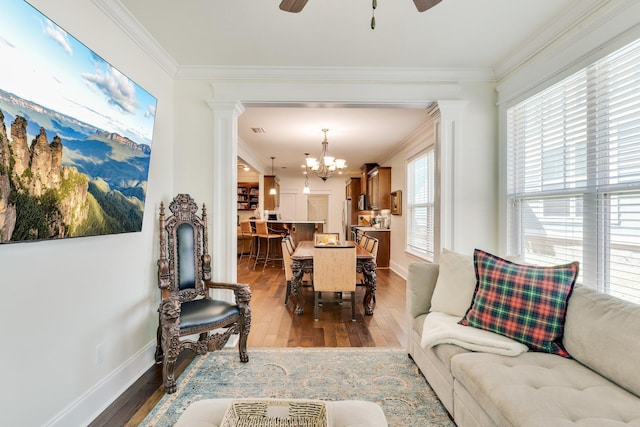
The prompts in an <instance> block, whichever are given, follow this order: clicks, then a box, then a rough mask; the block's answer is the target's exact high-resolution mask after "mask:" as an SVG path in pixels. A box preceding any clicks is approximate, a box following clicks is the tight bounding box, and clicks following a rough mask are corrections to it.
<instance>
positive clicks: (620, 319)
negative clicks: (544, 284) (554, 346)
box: [563, 287, 640, 396]
mask: <svg viewBox="0 0 640 427" xmlns="http://www.w3.org/2000/svg"><path fill="white" fill-rule="evenodd" d="M563 343H564V346H565V348H566V349H567V351H568V352H569V354H570V355H571V356H572V357H574V358H576V359H578V360H579V361H580V362H581V363H583V364H585V365H587V366H588V367H590V368H591V369H593V370H595V371H597V372H599V373H600V374H601V375H604V376H605V377H607V378H609V379H610V380H612V381H614V382H616V383H617V384H619V385H620V386H622V387H624V388H626V389H627V390H630V391H632V392H633V393H635V394H637V395H638V396H640V306H638V305H636V304H632V303H630V302H627V301H623V300H621V299H618V298H615V297H612V296H610V295H605V294H602V293H599V292H596V291H594V290H591V289H588V288H584V287H580V288H575V289H574V291H573V295H572V296H571V298H570V299H569V306H568V307H567V317H566V321H565V336H564V338H563Z"/></svg>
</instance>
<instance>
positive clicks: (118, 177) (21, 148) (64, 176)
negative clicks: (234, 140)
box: [0, 89, 151, 243]
mask: <svg viewBox="0 0 640 427" xmlns="http://www.w3.org/2000/svg"><path fill="white" fill-rule="evenodd" d="M150 155H151V148H150V147H149V145H146V144H138V143H136V142H134V141H132V140H131V139H129V138H127V137H124V136H121V135H118V134H117V133H114V132H110V131H108V130H105V129H99V128H97V127H95V126H93V125H90V124H87V123H85V122H82V121H80V120H77V119H75V118H73V117H69V116H67V115H64V114H61V113H59V112H56V111H53V110H51V109H47V108H45V107H43V106H41V105H38V104H36V103H34V102H30V101H27V100H25V99H22V98H20V97H18V96H15V95H13V94H11V93H8V92H5V91H3V90H1V89H0V243H2V242H9V241H14V242H15V241H26V240H43V239H52V238H65V237H80V236H93V235H100V234H110V233H126V232H134V231H140V230H141V228H142V218H143V211H144V201H145V195H146V186H147V179H148V172H149V160H150Z"/></svg>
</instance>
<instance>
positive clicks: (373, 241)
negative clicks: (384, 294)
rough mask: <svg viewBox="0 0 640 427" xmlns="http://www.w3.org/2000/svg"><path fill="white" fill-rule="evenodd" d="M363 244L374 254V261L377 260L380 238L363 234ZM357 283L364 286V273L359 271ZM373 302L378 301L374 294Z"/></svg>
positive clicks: (365, 248) (364, 247)
mask: <svg viewBox="0 0 640 427" xmlns="http://www.w3.org/2000/svg"><path fill="white" fill-rule="evenodd" d="M362 241H363V246H362V248H363V249H364V250H366V251H367V252H369V253H370V254H371V255H373V262H376V258H377V257H378V244H379V242H380V241H379V240H378V239H377V238H376V237H371V236H367V235H363V236H362ZM356 283H357V284H358V285H359V286H364V284H365V283H364V274H362V273H358V274H357V280H356ZM373 302H374V303H375V302H376V296H375V294H374V296H373Z"/></svg>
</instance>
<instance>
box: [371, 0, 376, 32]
mask: <svg viewBox="0 0 640 427" xmlns="http://www.w3.org/2000/svg"><path fill="white" fill-rule="evenodd" d="M376 7H378V0H371V29H372V30H375V29H376Z"/></svg>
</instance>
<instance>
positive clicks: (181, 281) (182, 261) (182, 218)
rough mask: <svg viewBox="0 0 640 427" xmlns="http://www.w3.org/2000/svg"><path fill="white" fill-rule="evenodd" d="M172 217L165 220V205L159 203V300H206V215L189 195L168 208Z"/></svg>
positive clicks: (208, 267)
mask: <svg viewBox="0 0 640 427" xmlns="http://www.w3.org/2000/svg"><path fill="white" fill-rule="evenodd" d="M169 210H170V211H171V213H172V215H170V216H169V217H167V218H165V211H164V203H160V220H159V225H160V258H159V259H158V286H159V287H160V289H161V290H162V297H163V298H166V297H168V296H171V295H177V296H179V297H180V301H188V300H191V299H194V298H195V297H198V296H205V286H204V282H205V281H208V280H211V257H210V256H209V253H208V249H207V246H208V243H207V214H206V208H205V206H204V205H202V217H199V216H198V215H196V212H197V211H198V206H197V205H196V203H195V202H194V201H193V199H192V198H191V196H189V195H188V194H178V195H177V196H176V197H175V198H174V199H173V201H172V202H171V203H170V204H169Z"/></svg>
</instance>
